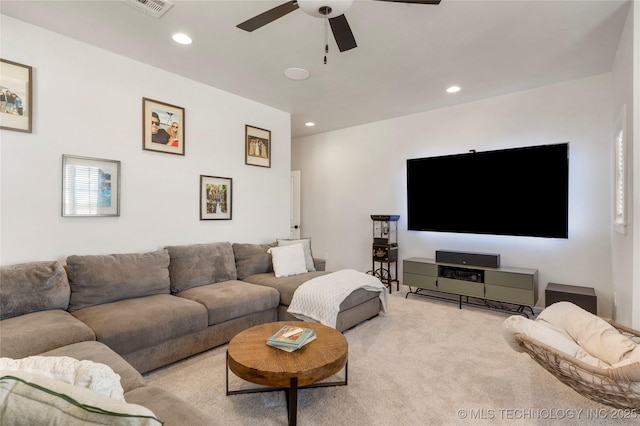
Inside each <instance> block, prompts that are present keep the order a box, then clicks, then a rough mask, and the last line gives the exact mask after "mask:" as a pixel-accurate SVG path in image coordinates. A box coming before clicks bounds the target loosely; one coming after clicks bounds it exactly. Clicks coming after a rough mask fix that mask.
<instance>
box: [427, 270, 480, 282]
mask: <svg viewBox="0 0 640 426" xmlns="http://www.w3.org/2000/svg"><path fill="white" fill-rule="evenodd" d="M438 276H439V277H442V278H450V279H453V280H463V281H472V282H476V283H483V282H484V271H481V270H476V269H467V268H456V267H450V266H438Z"/></svg>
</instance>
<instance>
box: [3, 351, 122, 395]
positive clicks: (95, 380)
mask: <svg viewBox="0 0 640 426" xmlns="http://www.w3.org/2000/svg"><path fill="white" fill-rule="evenodd" d="M0 370H6V371H22V372H26V373H33V374H38V375H42V376H45V377H48V378H50V379H54V380H58V381H60V382H64V383H69V384H71V385H75V386H79V387H82V388H86V389H90V390H92V391H95V392H98V393H100V394H102V395H105V396H108V397H109V398H113V399H115V400H117V401H123V402H124V390H123V389H122V385H121V384H120V375H119V374H116V373H115V372H114V371H113V370H112V369H111V367H109V366H108V365H105V364H101V363H98V362H93V361H89V360H82V361H80V360H77V359H75V358H71V357H68V356H30V357H26V358H21V359H11V358H0Z"/></svg>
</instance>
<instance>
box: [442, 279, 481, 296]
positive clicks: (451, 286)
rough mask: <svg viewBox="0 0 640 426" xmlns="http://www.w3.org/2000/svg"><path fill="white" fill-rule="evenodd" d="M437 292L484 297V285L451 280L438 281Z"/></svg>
mask: <svg viewBox="0 0 640 426" xmlns="http://www.w3.org/2000/svg"><path fill="white" fill-rule="evenodd" d="M438 290H440V291H445V292H447V293H454V294H461V295H463V296H472V297H484V285H483V284H482V283H474V282H471V281H461V280H452V279H450V278H439V279H438Z"/></svg>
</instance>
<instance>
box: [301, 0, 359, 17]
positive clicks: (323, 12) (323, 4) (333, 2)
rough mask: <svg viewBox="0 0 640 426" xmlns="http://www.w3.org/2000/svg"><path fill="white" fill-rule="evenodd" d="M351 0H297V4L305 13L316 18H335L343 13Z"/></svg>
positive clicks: (349, 5)
mask: <svg viewBox="0 0 640 426" xmlns="http://www.w3.org/2000/svg"><path fill="white" fill-rule="evenodd" d="M352 4H353V0H298V6H300V9H302V11H303V12H304V13H306V14H307V15H311V16H314V17H316V18H335V17H336V16H340V15H342V14H344V12H346V11H347V9H349V8H350V7H351V5H352Z"/></svg>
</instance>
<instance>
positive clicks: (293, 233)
mask: <svg viewBox="0 0 640 426" xmlns="http://www.w3.org/2000/svg"><path fill="white" fill-rule="evenodd" d="M289 218H290V219H289V225H290V229H289V238H291V239H292V240H297V239H299V238H300V170H292V171H291V208H290V212H289Z"/></svg>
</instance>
